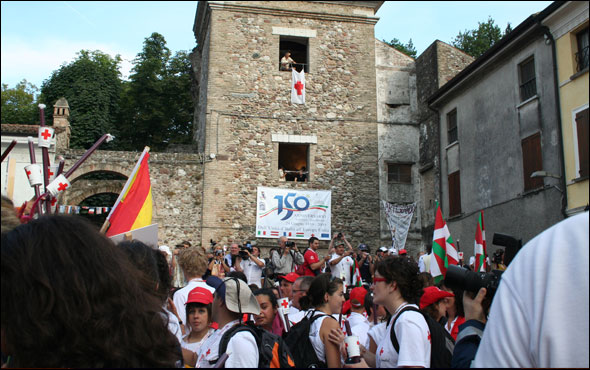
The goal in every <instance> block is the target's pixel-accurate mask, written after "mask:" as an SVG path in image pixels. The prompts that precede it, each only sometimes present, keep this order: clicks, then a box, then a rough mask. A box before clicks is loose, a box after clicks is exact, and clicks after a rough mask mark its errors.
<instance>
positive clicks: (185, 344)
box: [180, 328, 215, 353]
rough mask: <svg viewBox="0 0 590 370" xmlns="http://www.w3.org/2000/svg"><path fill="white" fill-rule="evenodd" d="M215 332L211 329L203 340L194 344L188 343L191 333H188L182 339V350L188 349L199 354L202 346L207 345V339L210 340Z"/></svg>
mask: <svg viewBox="0 0 590 370" xmlns="http://www.w3.org/2000/svg"><path fill="white" fill-rule="evenodd" d="M214 332H215V329H213V328H209V329H208V331H207V334H205V336H204V337H203V338H201V340H200V341H198V342H193V343H189V342H187V340H188V336H189V335H190V333H188V334H187V335H185V336H184V337H182V339H181V341H180V346H181V347H182V348H185V349H188V350H189V351H191V352H195V353H199V349H201V346H202V345H203V343H205V341H206V340H207V338H209V337H210V336H211V335H212V334H213V333H214Z"/></svg>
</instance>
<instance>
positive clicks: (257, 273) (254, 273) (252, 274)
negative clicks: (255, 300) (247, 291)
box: [240, 258, 266, 288]
mask: <svg viewBox="0 0 590 370" xmlns="http://www.w3.org/2000/svg"><path fill="white" fill-rule="evenodd" d="M259 260H260V261H262V263H263V264H265V265H266V263H265V262H264V259H262V258H259ZM240 267H241V268H242V270H244V274H245V275H246V279H247V280H248V285H250V284H255V285H256V286H257V287H259V288H262V283H261V282H262V268H261V267H259V266H258V265H257V264H256V263H255V262H254V261H252V258H248V259H247V260H242V262H241V263H240Z"/></svg>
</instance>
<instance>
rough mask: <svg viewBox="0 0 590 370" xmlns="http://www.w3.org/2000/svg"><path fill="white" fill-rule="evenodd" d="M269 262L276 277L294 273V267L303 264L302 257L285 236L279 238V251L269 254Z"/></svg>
mask: <svg viewBox="0 0 590 370" xmlns="http://www.w3.org/2000/svg"><path fill="white" fill-rule="evenodd" d="M271 260H272V263H273V265H274V266H275V270H274V273H275V274H276V275H287V274H288V273H290V272H294V271H295V265H301V264H302V263H303V262H304V259H303V255H302V254H301V252H299V249H297V246H296V245H295V243H294V242H292V241H289V239H288V238H287V237H286V236H281V237H280V238H279V249H278V250H273V251H272V252H271Z"/></svg>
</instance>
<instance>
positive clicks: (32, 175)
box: [25, 164, 43, 186]
mask: <svg viewBox="0 0 590 370" xmlns="http://www.w3.org/2000/svg"><path fill="white" fill-rule="evenodd" d="M25 173H26V174H27V178H28V179H29V184H30V185H31V186H35V185H41V184H43V173H42V172H41V165H39V164H30V165H28V166H25Z"/></svg>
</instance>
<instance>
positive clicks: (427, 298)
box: [420, 286, 455, 322]
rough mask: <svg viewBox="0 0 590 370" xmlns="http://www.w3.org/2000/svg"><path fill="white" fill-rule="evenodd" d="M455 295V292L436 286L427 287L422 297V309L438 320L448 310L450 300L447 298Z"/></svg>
mask: <svg viewBox="0 0 590 370" xmlns="http://www.w3.org/2000/svg"><path fill="white" fill-rule="evenodd" d="M454 296H455V295H454V294H453V293H451V292H447V291H444V290H440V289H439V288H437V287H435V286H429V287H426V288H424V294H422V297H421V298H420V309H421V310H423V311H424V312H426V313H427V314H428V315H430V317H432V318H433V319H434V320H435V321H437V322H438V321H440V319H441V318H443V317H444V316H445V314H446V312H447V305H448V301H447V299H446V298H447V297H454Z"/></svg>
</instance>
